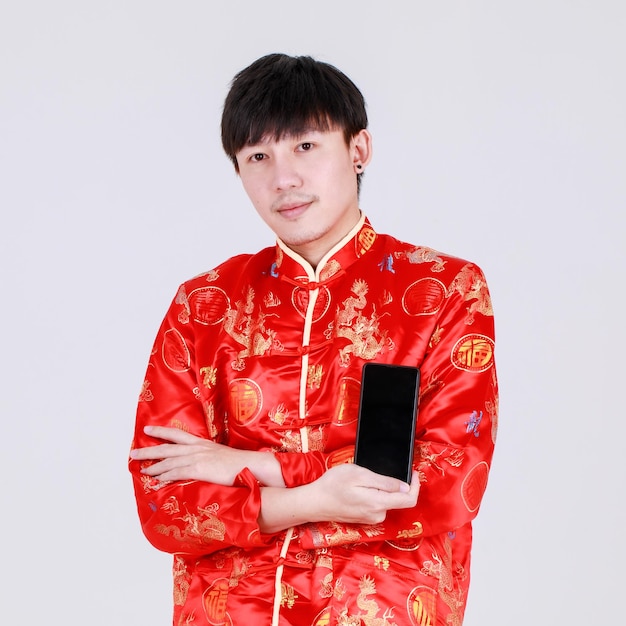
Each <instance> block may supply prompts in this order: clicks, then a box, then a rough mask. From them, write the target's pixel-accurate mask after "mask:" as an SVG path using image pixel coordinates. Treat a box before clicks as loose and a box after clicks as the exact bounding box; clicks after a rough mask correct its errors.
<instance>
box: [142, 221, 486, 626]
mask: <svg viewBox="0 0 626 626" xmlns="http://www.w3.org/2000/svg"><path fill="white" fill-rule="evenodd" d="M367 361H377V362H383V363H395V364H401V365H417V366H419V367H420V368H421V387H420V405H419V418H418V428H417V431H418V434H417V439H416V443H415V446H416V449H415V450H416V454H415V466H416V467H417V469H418V471H419V475H420V482H421V491H420V496H419V500H418V503H417V506H416V507H415V508H414V509H408V510H396V511H390V512H389V514H388V516H387V519H386V520H385V521H384V522H383V523H382V524H378V525H375V526H362V525H349V524H338V523H334V522H332V521H329V522H327V523H323V524H319V523H318V524H306V525H303V526H299V527H296V528H295V529H293V531H292V532H290V533H288V532H287V531H285V532H281V533H278V534H276V535H263V534H262V533H261V532H260V531H259V528H258V524H257V516H258V513H259V507H260V487H259V485H258V483H257V481H256V479H255V477H254V476H253V475H252V474H251V472H250V471H249V470H244V471H243V472H241V474H240V475H239V476H238V477H237V480H236V482H235V484H234V485H233V486H231V487H224V486H220V485H215V484H210V483H205V482H199V481H186V482H173V483H160V482H159V481H157V480H154V479H150V478H148V477H146V476H144V475H142V474H141V473H140V471H139V470H140V468H141V464H140V463H139V462H137V461H130V470H131V472H132V474H133V479H134V485H135V493H136V498H137V506H138V512H139V517H140V520H141V524H142V528H143V531H144V533H145V535H146V537H147V538H148V539H149V540H150V542H151V543H152V544H153V545H154V546H155V547H157V548H158V549H159V550H164V551H166V552H170V553H172V554H174V555H175V556H174V621H173V623H174V624H176V625H179V624H193V625H194V626H198V625H200V624H212V625H217V624H234V625H239V626H248V625H250V624H270V623H274V624H280V625H282V626H286V625H289V624H292V625H294V626H309V625H310V626H322V625H334V624H341V625H353V624H376V625H379V624H380V625H383V624H388V625H390V626H391V625H393V624H397V625H398V626H399V625H404V624H407V625H413V626H427V625H429V624H430V625H431V626H434V625H435V624H446V625H453V626H458V625H460V624H461V622H462V619H463V612H464V608H465V602H466V599H467V592H468V585H469V562H470V548H471V538H472V533H471V521H472V519H473V518H474V517H475V515H476V513H477V511H478V509H479V506H480V502H481V498H482V496H483V493H484V490H485V487H486V484H487V477H488V473H489V469H490V463H491V457H492V453H493V446H494V442H495V435H496V429H497V406H498V392H497V381H496V373H495V364H494V326H493V312H492V308H491V300H490V297H489V293H488V289H487V285H486V282H485V279H484V276H483V274H482V272H481V270H480V269H479V268H478V267H476V266H475V265H473V264H472V263H468V262H466V261H464V260H462V259H458V258H454V257H449V256H445V255H441V254H439V253H437V252H435V251H433V250H431V249H429V248H425V247H419V246H414V245H411V244H407V243H402V242H400V241H398V240H397V239H394V238H392V237H390V236H387V235H380V234H377V233H375V231H374V230H373V228H372V227H371V225H370V223H369V222H368V221H367V220H361V222H360V223H359V225H358V226H357V227H356V228H355V229H354V231H353V232H352V233H350V234H349V235H348V236H347V237H346V239H345V240H344V241H342V242H341V243H340V244H339V245H338V246H337V247H336V248H335V249H334V250H333V251H331V253H330V254H329V255H328V256H327V257H326V258H325V259H323V260H322V262H321V263H320V265H319V266H318V267H317V269H316V271H315V272H314V271H313V270H312V268H311V267H310V266H309V265H308V264H307V263H306V262H305V261H304V260H303V259H301V258H300V257H298V256H297V255H296V254H294V253H293V252H291V251H290V250H288V249H287V248H286V247H284V246H283V245H282V244H281V243H280V242H278V243H277V245H276V247H275V248H268V249H265V250H262V251H261V252H259V253H258V254H256V255H241V256H237V257H233V258H232V259H229V260H228V261H226V262H225V263H223V264H222V265H220V266H219V267H218V268H216V269H214V270H212V271H210V272H207V273H206V274H203V275H201V276H198V277H196V278H194V279H192V280H190V281H188V282H186V283H184V284H183V285H182V286H181V287H180V289H179V291H178V294H177V295H176V297H175V299H174V301H173V302H172V305H171V307H170V308H169V311H168V312H167V315H166V317H165V319H164V321H163V324H162V325H161V328H160V330H159V332H158V335H157V337H156V340H155V343H154V347H153V350H152V354H151V357H150V362H149V365H148V369H147V372H146V377H145V382H144V385H143V388H142V391H141V395H140V401H139V405H138V411H137V422H136V430H135V437H134V441H133V448H135V447H144V446H148V445H154V444H156V443H158V442H157V441H156V440H154V439H151V438H150V437H148V436H146V435H145V434H144V433H143V427H144V426H146V425H162V426H175V427H179V428H182V429H184V430H186V431H188V432H190V433H193V434H195V435H198V436H201V437H206V438H211V439H214V440H216V441H219V442H221V443H226V444H228V445H230V446H232V447H235V448H245V449H252V450H270V451H273V452H274V453H275V455H276V457H277V458H278V460H279V462H280V464H281V468H282V472H283V476H284V479H285V482H286V484H287V486H298V485H302V484H305V483H309V482H311V481H313V480H315V479H316V478H317V477H319V476H320V475H321V474H322V473H323V472H324V471H325V470H326V468H328V467H331V466H333V465H335V464H338V463H345V462H351V461H352V456H353V452H354V441H355V434H356V420H357V411H358V402H359V393H360V378H361V368H362V366H363V364H364V363H365V362H367ZM381 428H384V424H381ZM285 544H287V545H285ZM281 554H282V556H281ZM276 594H278V597H276ZM272 616H273V617H272ZM272 619H273V620H274V621H272Z"/></svg>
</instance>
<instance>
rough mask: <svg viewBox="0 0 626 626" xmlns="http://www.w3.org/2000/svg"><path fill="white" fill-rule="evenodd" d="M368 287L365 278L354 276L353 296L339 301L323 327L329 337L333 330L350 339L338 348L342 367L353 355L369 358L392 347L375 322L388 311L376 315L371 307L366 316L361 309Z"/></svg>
mask: <svg viewBox="0 0 626 626" xmlns="http://www.w3.org/2000/svg"><path fill="white" fill-rule="evenodd" d="M368 291H369V287H368V286H367V283H366V282H365V281H364V280H362V279H357V280H355V281H354V283H353V284H352V288H351V292H352V293H353V294H354V296H350V297H348V298H346V299H345V300H344V301H343V302H342V305H343V308H338V309H337V315H336V318H335V321H334V323H331V324H330V326H329V328H328V330H327V331H326V337H327V338H330V337H331V336H332V335H333V331H334V334H335V336H337V337H343V338H345V339H347V340H348V341H349V342H350V343H349V345H347V346H344V347H343V348H341V349H340V350H339V359H340V363H341V366H342V367H348V365H349V364H350V359H351V356H352V355H354V356H355V357H359V358H362V359H365V360H368V361H371V360H372V359H374V358H376V356H377V355H378V354H380V352H382V350H383V349H384V348H385V347H387V348H388V349H391V348H392V347H393V342H392V341H391V340H390V339H388V337H387V331H381V330H380V327H379V323H378V321H379V319H380V318H381V317H383V315H387V313H384V314H383V315H378V314H377V313H376V308H375V307H374V310H373V312H372V315H371V316H370V317H369V318H368V317H365V316H364V315H363V309H364V308H365V306H366V305H367V299H366V297H365V296H366V295H367V293H368ZM333 326H334V328H333Z"/></svg>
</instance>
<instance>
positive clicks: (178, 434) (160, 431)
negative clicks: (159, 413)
mask: <svg viewBox="0 0 626 626" xmlns="http://www.w3.org/2000/svg"><path fill="white" fill-rule="evenodd" d="M143 432H144V433H146V435H150V437H154V438H156V439H165V440H166V441H170V442H172V443H186V444H189V443H196V442H198V441H206V439H202V438H201V437H196V436H195V435H192V434H191V433H188V432H185V431H184V430H181V429H180V428H169V427H168V426H146V427H145V428H144V429H143Z"/></svg>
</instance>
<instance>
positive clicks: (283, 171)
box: [273, 155, 302, 191]
mask: <svg viewBox="0 0 626 626" xmlns="http://www.w3.org/2000/svg"><path fill="white" fill-rule="evenodd" d="M273 166H274V167H273V176H274V180H273V184H274V188H275V189H276V191H287V190H289V189H296V188H298V187H300V186H301V185H302V176H301V174H300V168H299V167H298V164H297V163H296V159H295V158H294V157H293V156H291V155H290V156H278V155H277V156H275V157H274V163H273Z"/></svg>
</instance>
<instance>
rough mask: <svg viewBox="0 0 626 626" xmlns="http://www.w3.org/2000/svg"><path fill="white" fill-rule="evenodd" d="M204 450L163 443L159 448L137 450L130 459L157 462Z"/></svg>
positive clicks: (150, 447) (151, 447) (190, 446)
mask: <svg viewBox="0 0 626 626" xmlns="http://www.w3.org/2000/svg"><path fill="white" fill-rule="evenodd" d="M202 451H203V449H201V448H198V447H196V446H192V445H185V444H182V445H181V444H177V443H174V444H172V443H162V444H160V445H158V446H148V447H146V448H135V449H134V450H131V452H130V458H131V459H134V460H136V461H155V460H157V459H169V458H173V457H179V456H188V455H190V454H195V453H197V452H202Z"/></svg>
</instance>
